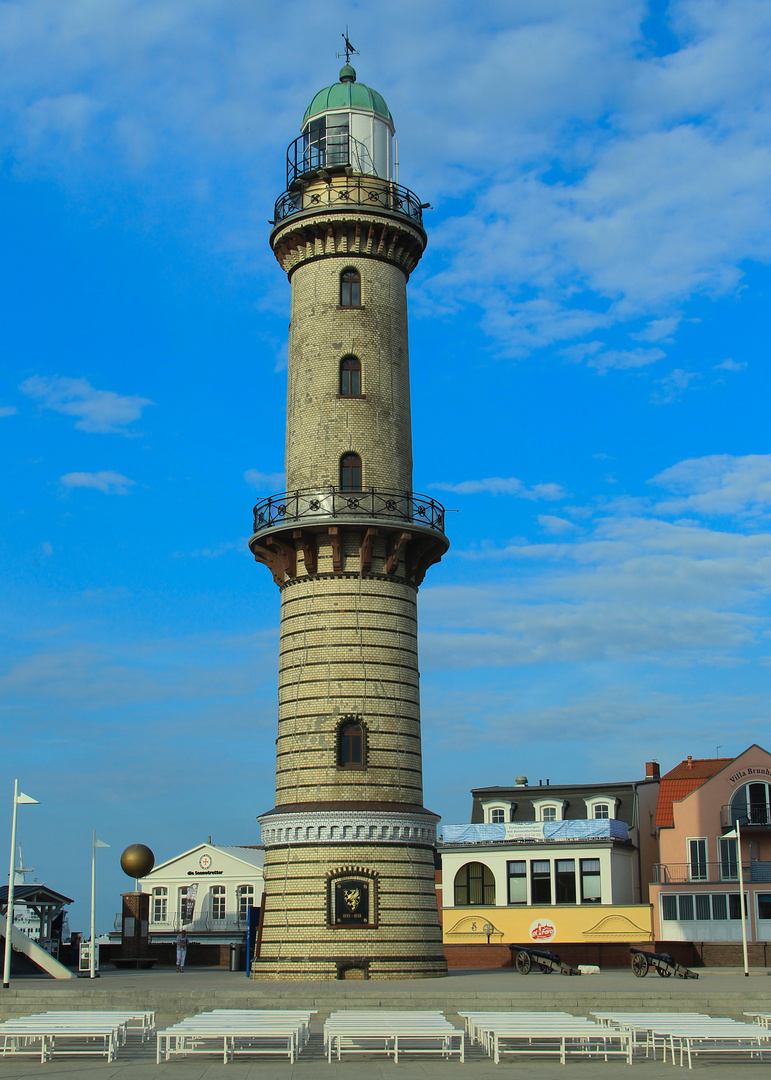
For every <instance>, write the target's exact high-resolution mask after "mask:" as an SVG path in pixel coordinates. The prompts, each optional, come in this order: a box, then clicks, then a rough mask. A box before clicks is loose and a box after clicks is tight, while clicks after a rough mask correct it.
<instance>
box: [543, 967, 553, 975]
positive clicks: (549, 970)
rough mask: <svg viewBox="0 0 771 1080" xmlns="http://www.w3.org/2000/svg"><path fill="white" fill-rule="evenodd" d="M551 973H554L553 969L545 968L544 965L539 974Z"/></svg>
mask: <svg viewBox="0 0 771 1080" xmlns="http://www.w3.org/2000/svg"><path fill="white" fill-rule="evenodd" d="M553 971H554V968H551V967H546V966H545V965H544V967H542V968H541V973H542V974H543V975H551V974H552V972H553Z"/></svg>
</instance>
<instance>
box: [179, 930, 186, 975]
mask: <svg viewBox="0 0 771 1080" xmlns="http://www.w3.org/2000/svg"><path fill="white" fill-rule="evenodd" d="M187 942H188V936H187V931H186V930H184V929H183V930H180V932H179V933H178V934H177V942H176V944H177V971H184V970H185V957H186V956H187Z"/></svg>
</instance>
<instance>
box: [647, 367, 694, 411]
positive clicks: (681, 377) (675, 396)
mask: <svg viewBox="0 0 771 1080" xmlns="http://www.w3.org/2000/svg"><path fill="white" fill-rule="evenodd" d="M698 378H699V375H698V373H697V372H695V371H684V370H683V369H682V368H674V369H673V370H672V371H670V372H669V374H668V375H665V376H664V377H663V378H662V379H656V385H657V386H660V387H661V390H658V391H656V392H655V393H654V394H653V396H652V400H653V401H656V402H658V403H659V404H662V405H669V404H671V403H672V402H673V401H679V400H680V398H681V397H682V396H683V394H684V393H685V391H686V390H687V389H688V387H689V386H690V384H691V383H692V382H693V381H694V379H698Z"/></svg>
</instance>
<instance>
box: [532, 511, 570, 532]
mask: <svg viewBox="0 0 771 1080" xmlns="http://www.w3.org/2000/svg"><path fill="white" fill-rule="evenodd" d="M538 524H539V525H540V526H541V528H542V529H544V530H545V531H546V532H550V533H555V534H557V535H560V534H562V533H568V532H574V531H575V529H577V528H578V526H577V525H575V524H574V522H572V521H567V520H566V519H565V518H561V517H555V516H554V514H539V515H538Z"/></svg>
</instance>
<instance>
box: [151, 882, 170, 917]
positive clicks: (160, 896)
mask: <svg viewBox="0 0 771 1080" xmlns="http://www.w3.org/2000/svg"><path fill="white" fill-rule="evenodd" d="M168 911H169V890H168V889H153V922H155V923H159V922H160V923H163V922H166V919H167V917H168Z"/></svg>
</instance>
